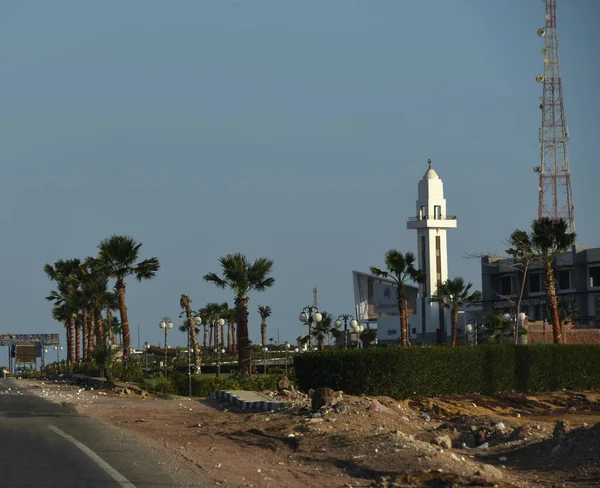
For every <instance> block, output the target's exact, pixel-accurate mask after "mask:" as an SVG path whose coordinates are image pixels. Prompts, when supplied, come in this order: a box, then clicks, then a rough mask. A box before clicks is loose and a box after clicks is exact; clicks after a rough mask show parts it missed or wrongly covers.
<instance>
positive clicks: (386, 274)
mask: <svg viewBox="0 0 600 488" xmlns="http://www.w3.org/2000/svg"><path fill="white" fill-rule="evenodd" d="M384 261H385V265H386V267H387V269H386V270H385V271H384V270H381V269H379V268H376V267H374V266H371V267H370V270H371V273H372V274H374V275H375V276H381V277H383V278H389V279H391V280H392V281H393V282H394V284H395V285H396V299H397V300H398V313H399V314H400V346H401V347H408V303H407V301H406V290H405V288H404V285H405V284H406V282H407V281H409V280H411V281H414V282H416V283H421V282H423V280H424V279H425V275H424V274H423V272H422V271H420V270H418V269H416V268H415V266H414V264H415V256H414V254H413V253H412V252H407V253H406V254H402V253H401V252H400V251H398V250H396V249H391V250H389V251H388V252H386V253H385V260H384Z"/></svg>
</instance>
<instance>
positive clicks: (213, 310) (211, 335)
mask: <svg viewBox="0 0 600 488" xmlns="http://www.w3.org/2000/svg"><path fill="white" fill-rule="evenodd" d="M202 311H203V313H204V315H205V317H206V322H207V324H208V329H209V330H208V349H209V350H211V351H212V349H213V344H214V347H217V342H218V332H217V341H215V329H216V328H217V321H218V320H219V317H220V312H221V306H220V305H219V304H218V303H216V302H209V303H207V304H206V306H205V307H204V308H203V309H202ZM204 341H205V342H206V338H205V339H204Z"/></svg>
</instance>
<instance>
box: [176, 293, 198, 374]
mask: <svg viewBox="0 0 600 488" xmlns="http://www.w3.org/2000/svg"><path fill="white" fill-rule="evenodd" d="M191 303H192V301H191V300H190V297H188V296H187V295H184V294H183V293H182V294H181V298H180V299H179V306H180V307H181V308H182V309H183V310H185V316H186V318H187V330H188V347H190V346H191V347H192V348H193V349H194V364H195V366H196V373H200V371H201V367H202V357H201V356H200V346H199V345H198V338H197V336H196V327H195V325H194V317H193V316H192V306H191Z"/></svg>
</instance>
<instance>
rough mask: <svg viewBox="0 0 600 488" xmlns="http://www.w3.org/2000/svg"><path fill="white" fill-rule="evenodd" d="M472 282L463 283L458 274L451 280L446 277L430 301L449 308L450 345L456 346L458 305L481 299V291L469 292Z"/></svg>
mask: <svg viewBox="0 0 600 488" xmlns="http://www.w3.org/2000/svg"><path fill="white" fill-rule="evenodd" d="M472 286H473V284H472V283H468V284H466V285H465V281H464V280H463V279H462V278H461V277H460V276H459V277H457V278H454V279H453V280H451V279H448V280H446V281H445V282H444V283H442V284H441V285H440V286H439V287H438V289H437V292H436V294H435V295H434V296H433V297H431V301H432V302H435V303H438V304H439V305H440V307H443V308H449V309H450V316H451V323H452V346H456V326H457V324H458V308H459V306H460V305H465V304H471V303H473V302H476V301H479V300H481V293H480V292H478V291H474V292H472V293H471V287H472Z"/></svg>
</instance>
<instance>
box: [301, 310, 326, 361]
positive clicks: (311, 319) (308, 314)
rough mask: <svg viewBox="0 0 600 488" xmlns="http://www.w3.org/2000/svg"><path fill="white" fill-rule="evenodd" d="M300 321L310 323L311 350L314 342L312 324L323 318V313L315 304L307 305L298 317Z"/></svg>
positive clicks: (309, 341) (309, 343) (309, 340)
mask: <svg viewBox="0 0 600 488" xmlns="http://www.w3.org/2000/svg"><path fill="white" fill-rule="evenodd" d="M298 318H299V319H300V322H302V323H304V324H307V325H308V348H309V350H310V346H311V342H312V325H313V323H315V324H316V323H318V322H321V320H323V315H321V314H320V313H319V309H318V308H317V307H315V306H314V305H307V306H306V307H304V308H303V309H302V312H301V313H300V316H299V317H298Z"/></svg>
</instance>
